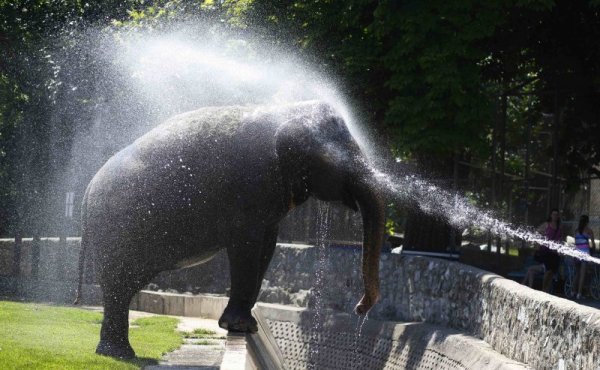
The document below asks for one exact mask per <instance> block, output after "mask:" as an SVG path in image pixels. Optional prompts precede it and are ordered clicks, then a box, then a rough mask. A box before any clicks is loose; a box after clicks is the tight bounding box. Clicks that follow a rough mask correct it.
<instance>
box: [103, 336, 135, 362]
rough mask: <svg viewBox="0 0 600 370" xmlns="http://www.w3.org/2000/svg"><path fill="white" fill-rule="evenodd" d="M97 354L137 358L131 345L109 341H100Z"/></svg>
mask: <svg viewBox="0 0 600 370" xmlns="http://www.w3.org/2000/svg"><path fill="white" fill-rule="evenodd" d="M96 353H97V354H99V355H104V356H110V357H116V358H122V359H130V358H134V357H135V352H134V351H133V348H131V346H130V345H129V343H123V342H116V341H108V340H106V339H102V340H100V343H98V347H96Z"/></svg>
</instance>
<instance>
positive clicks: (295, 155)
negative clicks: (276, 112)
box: [275, 120, 313, 208]
mask: <svg viewBox="0 0 600 370" xmlns="http://www.w3.org/2000/svg"><path fill="white" fill-rule="evenodd" d="M312 141H313V140H312V138H311V136H310V130H309V128H308V127H306V125H305V124H304V123H302V122H299V121H295V120H291V121H288V122H286V123H284V124H283V125H282V126H281V127H279V129H278V130H277V133H276V135H275V150H276V154H277V158H278V165H279V169H280V171H281V177H282V180H283V183H284V187H285V188H286V189H285V190H284V191H285V192H286V193H287V194H289V195H290V203H289V204H290V208H293V206H294V205H298V204H300V203H302V202H304V201H305V200H306V199H307V198H308V196H309V192H310V190H309V189H308V188H309V185H308V182H309V168H310V158H311V154H310V153H311V150H312V147H313V142H312Z"/></svg>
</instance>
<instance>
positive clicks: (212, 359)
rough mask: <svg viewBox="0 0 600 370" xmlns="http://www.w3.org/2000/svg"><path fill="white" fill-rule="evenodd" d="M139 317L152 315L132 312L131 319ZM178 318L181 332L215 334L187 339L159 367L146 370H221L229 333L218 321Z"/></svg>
mask: <svg viewBox="0 0 600 370" xmlns="http://www.w3.org/2000/svg"><path fill="white" fill-rule="evenodd" d="M139 315H150V314H148V313H145V312H139V311H130V314H129V318H130V320H132V319H135V318H137V317H140V316H139ZM176 317H177V318H178V319H179V320H180V322H179V325H178V326H177V330H179V331H182V332H189V333H191V332H193V331H194V330H196V329H208V330H212V331H214V332H215V334H214V335H203V336H202V338H186V339H185V341H184V344H183V345H182V346H181V347H179V348H178V349H177V350H175V351H173V352H169V353H167V354H166V355H165V356H163V358H162V359H161V360H160V362H159V363H158V365H152V366H146V367H145V369H146V370H161V369H169V370H172V369H181V370H183V369H186V370H188V369H189V370H192V369H210V370H213V369H215V370H218V369H220V368H221V362H222V361H223V355H224V353H225V338H226V335H227V331H226V330H223V329H221V328H220V327H219V325H218V324H217V321H216V320H208V319H201V318H195V317H181V316H176Z"/></svg>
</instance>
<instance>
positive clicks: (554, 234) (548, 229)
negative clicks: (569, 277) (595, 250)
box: [523, 208, 562, 292]
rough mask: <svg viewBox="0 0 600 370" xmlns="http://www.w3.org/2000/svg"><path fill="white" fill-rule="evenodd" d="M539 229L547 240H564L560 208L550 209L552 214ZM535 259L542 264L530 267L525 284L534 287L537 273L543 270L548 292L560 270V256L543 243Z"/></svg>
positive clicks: (543, 285) (543, 288) (544, 283)
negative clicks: (555, 274)
mask: <svg viewBox="0 0 600 370" xmlns="http://www.w3.org/2000/svg"><path fill="white" fill-rule="evenodd" d="M537 230H538V232H539V233H540V234H542V235H544V236H545V237H546V239H547V240H550V241H554V242H558V243H560V242H562V231H561V225H560V213H559V211H558V209H556V208H555V209H553V210H552V211H550V215H549V216H548V219H547V220H546V222H544V223H543V224H541V225H540V226H539V227H538V229H537ZM535 260H536V261H538V262H539V263H540V264H539V265H533V266H531V267H529V269H528V270H527V273H526V274H525V277H524V279H523V284H527V285H528V286H529V287H530V288H532V287H533V278H534V277H535V275H536V274H538V273H542V272H543V273H544V278H543V280H542V290H543V291H544V292H548V291H549V290H550V285H551V284H552V277H553V276H554V273H556V272H558V268H559V266H560V256H559V254H558V253H557V252H556V251H555V250H553V249H550V248H548V247H547V246H545V245H543V244H541V245H539V246H538V250H537V251H536V253H535Z"/></svg>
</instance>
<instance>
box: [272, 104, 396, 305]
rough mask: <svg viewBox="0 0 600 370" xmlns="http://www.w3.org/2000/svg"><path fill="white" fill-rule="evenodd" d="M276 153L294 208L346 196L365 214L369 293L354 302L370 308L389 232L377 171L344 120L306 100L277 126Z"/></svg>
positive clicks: (365, 266) (365, 267) (366, 289)
mask: <svg viewBox="0 0 600 370" xmlns="http://www.w3.org/2000/svg"><path fill="white" fill-rule="evenodd" d="M276 140H277V155H278V157H279V161H280V162H279V163H280V168H281V171H282V176H283V182H284V184H285V186H286V187H287V189H286V190H287V191H288V192H289V195H290V208H291V207H293V205H294V204H298V203H301V202H302V201H304V200H305V199H306V198H307V197H308V196H310V195H312V196H315V197H316V198H318V199H320V200H324V201H341V202H343V203H344V204H345V205H347V206H348V207H350V208H352V209H354V210H355V211H357V210H359V209H360V212H361V214H362V220H363V229H364V237H363V260H362V277H363V283H364V296H363V297H362V299H361V300H360V302H359V303H358V305H357V306H356V308H355V311H356V312H357V313H359V314H365V313H366V312H367V311H368V310H369V309H370V308H371V307H372V306H373V305H374V304H375V303H376V302H377V300H378V298H379V256H380V252H381V246H382V244H383V238H384V223H385V218H384V202H383V199H382V197H381V195H380V192H379V191H377V189H376V185H375V184H376V181H375V179H374V177H373V171H372V170H371V169H370V168H369V166H368V163H367V160H366V158H365V156H364V154H363V153H362V152H361V150H360V148H359V146H358V144H357V143H356V141H355V140H354V138H353V137H352V135H351V134H350V132H349V131H348V128H347V127H346V124H345V122H344V120H343V119H342V118H341V117H340V116H339V115H338V114H336V112H335V111H334V110H333V109H332V108H331V107H330V106H329V105H326V104H320V103H313V104H306V105H304V106H301V107H300V108H298V111H294V112H293V113H292V114H291V116H290V117H288V120H287V121H286V122H285V123H283V124H282V125H281V127H280V128H279V130H278V132H277V139H276Z"/></svg>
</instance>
